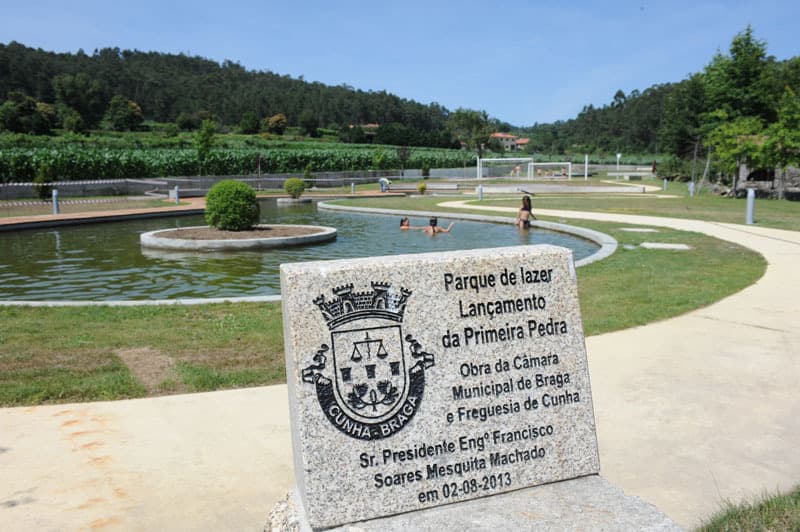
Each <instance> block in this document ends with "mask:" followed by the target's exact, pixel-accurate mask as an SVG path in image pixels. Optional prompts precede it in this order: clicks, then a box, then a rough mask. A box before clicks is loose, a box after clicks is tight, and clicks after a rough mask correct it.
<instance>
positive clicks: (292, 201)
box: [276, 198, 312, 205]
mask: <svg viewBox="0 0 800 532" xmlns="http://www.w3.org/2000/svg"><path fill="white" fill-rule="evenodd" d="M311 201H312V199H311V198H278V200H277V201H276V203H277V204H278V205H301V204H303V203H311Z"/></svg>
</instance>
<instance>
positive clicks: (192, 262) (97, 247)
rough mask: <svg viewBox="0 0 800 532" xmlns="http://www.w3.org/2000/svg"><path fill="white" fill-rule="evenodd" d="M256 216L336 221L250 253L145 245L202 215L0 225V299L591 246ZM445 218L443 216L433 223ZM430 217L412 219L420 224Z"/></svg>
mask: <svg viewBox="0 0 800 532" xmlns="http://www.w3.org/2000/svg"><path fill="white" fill-rule="evenodd" d="M261 218H262V219H261V222H262V223H287V224H315V225H327V226H331V227H335V228H336V229H337V230H338V237H337V239H336V240H335V241H333V242H329V243H325V244H317V245H310V246H299V247H291V248H285V249H277V250H276V249H270V250H260V251H249V252H233V253H231V252H225V253H189V252H166V251H159V250H148V249H142V248H141V246H140V245H139V235H140V234H141V233H144V232H147V231H154V230H157V229H168V228H176V227H188V226H193V225H204V224H205V222H204V220H203V216H202V215H192V216H183V217H179V218H155V219H146V220H131V221H124V222H110V223H98V224H89V225H76V226H65V227H59V228H47V229H37V230H26V231H16V232H0V299H4V300H31V301H33V300H39V301H42V300H54V301H61V300H91V301H109V300H150V299H175V298H205V297H239V296H263V295H272V294H279V293H280V278H279V271H278V267H279V265H280V264H282V263H285V262H303V261H311V260H327V259H343V258H352V257H365V256H379V255H397V254H403V253H426V252H433V251H450V250H457V249H475V248H488V247H499V246H515V245H521V244H554V245H559V246H565V247H569V248H571V249H573V250H574V255H575V259H576V260H578V259H581V258H583V257H586V256H588V255H591V254H592V253H594V252H595V251H596V250H597V248H598V247H597V245H595V244H594V243H592V242H589V241H586V240H583V239H580V238H576V237H573V236H570V235H566V234H563V233H556V232H551V231H544V230H539V229H537V230H532V231H520V230H518V229H517V228H516V227H514V226H512V225H510V224H508V225H503V224H491V223H479V222H468V221H461V220H455V224H454V226H453V231H452V233H449V234H437V235H435V236H433V237H431V236H427V235H425V234H423V233H422V232H421V231H400V230H399V222H400V218H399V217H398V216H385V215H372V214H358V213H345V212H334V211H323V210H319V211H318V210H317V208H316V204H315V203H312V204H306V205H300V206H291V207H277V206H276V204H275V201H274V200H266V201H262V216H261ZM449 221H450V220H448V219H446V218H441V219H440V225H445V226H446V225H447V224H448V223H449ZM426 222H427V218H413V217H412V218H411V224H412V225H417V226H420V225H425V224H426Z"/></svg>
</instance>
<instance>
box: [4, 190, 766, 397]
mask: <svg viewBox="0 0 800 532" xmlns="http://www.w3.org/2000/svg"><path fill="white" fill-rule="evenodd" d="M348 201H349V202H350V203H357V204H365V205H369V206H385V207H390V208H399V209H402V208H408V209H413V208H415V209H422V210H433V209H436V205H435V204H436V203H438V202H440V201H441V198H378V199H358V200H348ZM581 225H583V226H586V227H590V228H593V229H597V230H599V231H603V232H606V233H609V234H611V235H612V236H614V237H615V238H617V239H618V241H619V242H620V244H621V246H620V250H619V251H618V252H617V253H616V254H614V255H613V256H612V257H610V258H608V259H606V260H604V261H600V262H598V263H594V264H590V265H588V266H586V267H583V268H580V269H579V270H578V279H579V290H580V299H581V306H582V312H583V320H584V329H585V331H586V334H587V335H594V334H600V333H603V332H608V331H613V330H618V329H623V328H627V327H632V326H635V325H642V324H645V323H649V322H652V321H655V320H659V319H664V318H668V317H671V316H675V315H678V314H681V313H683V312H686V311H689V310H692V309H695V308H699V307H702V306H705V305H708V304H710V303H712V302H714V301H717V300H719V299H720V298H722V297H725V296H726V295H728V294H731V293H734V292H736V291H738V290H740V289H741V288H743V287H745V286H747V285H749V284H751V283H752V282H754V281H755V280H756V279H758V277H760V276H761V275H762V274H763V271H764V268H765V263H764V261H763V259H762V258H761V256H760V255H758V254H756V253H753V252H750V251H748V250H746V249H744V248H741V247H740V246H737V245H735V244H730V243H726V242H722V241H719V240H716V239H713V238H710V237H707V236H704V235H700V234H694V233H686V232H680V231H672V230H668V229H663V228H662V229H660V233H659V240H660V241H662V242H680V243H686V244H689V245H690V246H692V248H693V249H692V251H690V252H674V251H661V250H644V249H641V248H638V247H633V246H636V244H639V243H640V242H641V241H642V240H643V239H644V237H643V236H642V234H641V233H629V232H623V231H619V229H618V225H619V224H607V223H599V222H598V223H595V222H591V223H590V222H582V223H581ZM455 230H458V225H457V224H456V229H455ZM625 246H631V247H633V249H626V247H625ZM698 279H703V282H702V283H698V282H697V281H698ZM621 284H624V286H625V287H626V289H625V290H619V286H620V285H621ZM281 327H282V324H281V317H280V306H279V305H278V304H274V303H264V304H254V303H241V304H235V305H233V304H215V305H203V306H197V307H195V306H188V307H182V306H162V307H150V306H148V307H103V306H101V307H85V308H73V307H62V308H58V307H55V308H41V307H0V405H5V406H9V405H29V404H40V403H52V402H71V401H91V400H100V399H118V398H127V397H142V396H149V395H159V394H168V393H180V392H190V391H205V390H214V389H222V388H231V387H240V386H251V385H262V384H275V383H280V382H284V379H285V375H284V369H283V366H284V362H283V337H282V331H281Z"/></svg>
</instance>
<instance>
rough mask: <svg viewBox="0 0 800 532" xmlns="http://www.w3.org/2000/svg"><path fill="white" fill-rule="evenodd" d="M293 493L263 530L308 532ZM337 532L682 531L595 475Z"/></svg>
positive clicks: (297, 498) (277, 507)
mask: <svg viewBox="0 0 800 532" xmlns="http://www.w3.org/2000/svg"><path fill="white" fill-rule="evenodd" d="M312 530H313V529H312V528H311V527H310V526H309V524H308V521H307V520H306V517H305V512H304V511H303V508H302V502H301V501H300V497H299V495H298V493H297V490H296V489H295V490H293V491H292V492H291V493H289V495H287V497H286V499H285V500H284V501H281V502H280V503H278V504H277V505H276V506H275V508H273V510H272V512H271V513H270V515H269V519H268V520H267V524H266V526H265V527H264V531H265V532H273V531H281V532H283V531H291V532H310V531H312ZM328 530H334V531H340V532H362V531H363V532H370V531H376V532H377V531H381V532H392V531H398V532H400V531H403V532H405V531H408V530H415V531H423V532H424V531H435V532H440V531H442V530H459V531H485V530H608V531H612V530H620V531H623V530H624V531H628V530H650V531H664V532H666V531H679V530H682V529H681V528H680V527H679V526H678V525H676V524H675V523H674V522H673V521H672V520H671V519H670V518H669V517H667V516H666V515H664V514H663V513H661V512H660V511H659V510H658V509H657V508H656V507H655V506H653V505H652V504H650V503H647V502H645V501H643V500H641V499H639V498H638V497H632V496H629V495H625V493H623V491H622V490H621V489H620V488H617V487H616V486H614V485H613V484H611V483H610V482H608V481H607V480H605V479H604V478H602V477H600V476H598V475H592V476H588V477H582V478H576V479H572V480H565V481H562V482H554V483H553V484H546V485H544V486H536V487H533V488H525V489H521V490H517V491H513V492H510V493H503V494H500V495H494V496H491V497H484V498H482V499H474V500H471V501H464V502H459V503H454V504H448V505H445V506H437V507H435V508H430V509H427V510H419V511H416V512H408V513H404V514H400V515H393V516H390V517H382V518H380V519H372V520H369V521H361V522H358V523H350V524H347V525H343V526H340V527H336V528H332V529H328Z"/></svg>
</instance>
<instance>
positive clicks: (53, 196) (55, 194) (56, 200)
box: [50, 188, 59, 214]
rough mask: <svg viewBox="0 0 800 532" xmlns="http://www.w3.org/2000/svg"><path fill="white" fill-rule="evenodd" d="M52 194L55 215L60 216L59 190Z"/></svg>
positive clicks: (55, 189)
mask: <svg viewBox="0 0 800 532" xmlns="http://www.w3.org/2000/svg"><path fill="white" fill-rule="evenodd" d="M50 194H51V196H52V198H53V214H58V213H59V209H58V189H57V188H54V189H53V190H52V192H51V193H50Z"/></svg>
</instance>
